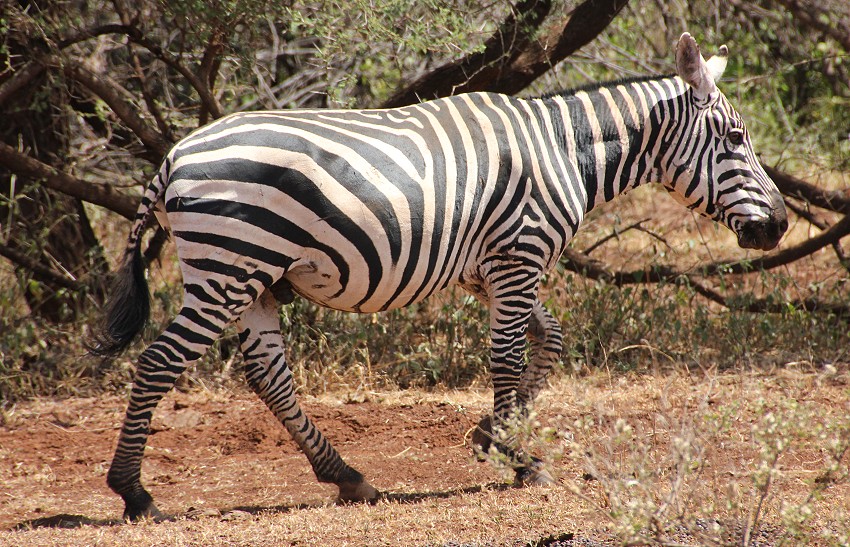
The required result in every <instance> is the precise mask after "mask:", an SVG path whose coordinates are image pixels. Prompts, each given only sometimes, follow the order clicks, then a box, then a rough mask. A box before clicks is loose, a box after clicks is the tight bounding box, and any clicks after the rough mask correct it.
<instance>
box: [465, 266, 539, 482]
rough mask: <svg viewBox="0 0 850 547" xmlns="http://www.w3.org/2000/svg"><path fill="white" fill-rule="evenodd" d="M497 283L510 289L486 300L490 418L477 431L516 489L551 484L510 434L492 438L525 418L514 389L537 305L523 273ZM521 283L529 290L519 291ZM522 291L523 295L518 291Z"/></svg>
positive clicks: (516, 387)
mask: <svg viewBox="0 0 850 547" xmlns="http://www.w3.org/2000/svg"><path fill="white" fill-rule="evenodd" d="M501 279H502V280H512V281H513V283H512V285H513V286H510V287H506V288H505V290H504V293H501V294H500V293H496V294H495V295H494V296H493V297H492V298H491V300H490V301H491V303H492V304H491V307H490V339H491V349H490V371H491V374H492V377H493V418H492V421H491V422H488V420H487V418H485V419H484V420H482V422H481V423H480V424H479V427H478V431H480V432H481V433H484V435H483V436H484V437H485V438H489V439H491V440H492V441H493V445H494V446H495V447H496V449H497V450H498V451H499V452H500V453H502V454H504V455H505V456H507V457H508V460H509V461H510V462H511V465H513V467H514V470H515V472H516V477H515V484H516V485H518V486H527V485H546V484H551V483H553V482H554V480H553V479H552V477H551V475H549V473H548V472H546V470H545V469H544V468H543V463H542V461H541V460H540V459H539V458H536V457H534V456H532V455H528V454H525V453H524V452H523V450H522V448H521V447H520V446H519V443H518V442H517V439H516V436H515V435H514V434H511V433H510V432H508V436H507V437H506V438H499V437H498V435H494V433H495V432H498V431H499V430H500V429H501V430H503V431H504V430H505V428H509V427H510V426H511V424H510V421H511V419H512V418H518V419H520V420H522V419H524V418H525V409H524V406H523V403H524V401H521V400H520V399H519V398H518V395H519V389H518V388H519V387H520V383H521V377H522V374H523V371H524V370H525V347H526V340H525V339H526V333H527V331H528V327H529V322H530V320H531V318H532V317H533V315H534V309H535V303H537V299H536V297H535V296H534V294H535V293H536V289H537V285H536V279H534V280H533V283H532V279H529V277H528V272H527V270H522V271H520V272H519V273H518V274H517V276H516V277H513V276H502V277H501ZM522 281H525V282H526V283H528V284H529V286H528V287H522V285H521V283H522ZM517 285H519V286H517ZM523 288H525V291H523V290H521V289H523ZM488 425H491V427H490V429H491V431H490V432H486V431H485V428H486V427H487V426H488ZM487 433H489V434H487Z"/></svg>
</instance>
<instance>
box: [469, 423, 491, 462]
mask: <svg viewBox="0 0 850 547" xmlns="http://www.w3.org/2000/svg"><path fill="white" fill-rule="evenodd" d="M492 441H493V417H492V416H489V415H488V416H484V417H483V418H481V421H480V422H478V426H476V428H475V430H474V431H473V432H472V451H473V452H474V453H475V457H476V458H478V461H484V460H485V459H486V457H487V452H489V451H490V445H491V444H492Z"/></svg>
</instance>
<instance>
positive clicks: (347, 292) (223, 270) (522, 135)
mask: <svg viewBox="0 0 850 547" xmlns="http://www.w3.org/2000/svg"><path fill="white" fill-rule="evenodd" d="M726 53H727V51H726V48H725V46H724V47H722V48H721V49H720V53H719V54H718V55H716V56H714V57H712V58H711V59H710V60H708V61H706V60H705V59H704V58H703V57H702V55H701V54H700V52H699V48H698V46H697V43H696V41H695V40H694V39H693V38H692V37H691V36H690V35H689V34H687V33H685V34H683V35H682V37H681V38H680V40H679V42H678V44H677V46H676V64H677V69H678V75H673V76H665V77H651V78H642V79H634V80H626V81H620V82H614V83H611V84H607V85H599V86H596V87H594V88H588V89H583V90H581V91H578V92H573V93H565V94H556V95H552V96H548V97H544V98H536V99H519V98H514V97H509V96H505V95H499V94H492V93H471V94H467V95H459V96H455V97H450V98H446V99H439V100H435V101H431V102H425V103H422V104H419V105H415V106H408V107H404V108H397V109H391V110H304V111H298V110H294V111H279V112H278V111H275V112H253V113H240V114H235V115H230V116H227V117H224V118H221V119H219V120H218V121H216V122H214V123H212V124H210V125H208V126H206V127H203V128H201V129H198V130H197V131H195V132H194V133H192V134H190V135H189V136H188V137H186V138H185V139H183V140H182V141H181V142H180V143H178V144H177V145H176V146H175V147H174V148H173V149H172V150H171V152H170V153H169V154H168V156H167V157H166V158H165V160H164V162H163V165H162V168H161V170H160V171H159V173H158V175H157V176H156V177H154V179H153V181H152V182H151V183H150V185H149V186H148V188H147V190H146V192H145V194H144V196H143V198H142V201H141V204H140V206H139V210H138V213H137V215H136V219H135V222H134V224H133V227H132V230H131V233H130V237H129V241H128V245H127V249H126V252H125V255H124V259H123V263H122V265H121V267H120V271H119V272H118V277H117V281H116V285H115V288H114V291H113V297H112V299H111V301H110V304H109V305H108V310H107V315H106V321H105V323H104V325H103V330H102V332H100V333H99V334H97V335H95V338H94V342H93V344H94V345H93V347H92V351H93V352H94V353H95V354H98V355H101V356H105V357H109V356H116V355H118V354H120V353H121V352H122V351H123V350H125V349H126V348H127V347H128V346H129V345H130V344H131V342H132V341H133V340H134V339H135V337H136V335H137V333H138V332H139V331H140V329H141V328H142V326H143V325H144V323H145V321H146V320H147V317H148V313H149V296H148V288H147V283H146V280H145V266H144V264H143V261H142V259H141V256H140V251H139V247H140V238H141V235H142V232H143V229H144V226H145V224H146V223H147V222H148V221H149V220H150V215H151V213H154V214H155V215H156V217H157V219H158V221H159V222H160V224H161V225H162V226H163V227H164V228H166V229H168V230H170V232H171V234H172V235H173V238H174V241H175V244H176V249H177V254H178V257H179V263H180V268H181V270H182V275H183V284H184V288H183V305H182V308H181V310H180V312H179V313H178V314H177V316H176V318H175V319H174V320H173V322H172V323H171V324H170V325H169V326H168V327H167V328H166V329H165V331H164V332H163V333H162V334H160V335H159V337H158V338H157V339H156V340H155V341H154V342H153V343H152V344H151V345H150V346H148V347H147V349H145V350H144V352H143V353H142V354H141V356H140V357H139V360H138V368H137V370H136V373H135V378H134V382H133V387H132V390H131V393H130V398H129V405H128V408H127V413H126V417H125V421H124V424H123V427H122V429H121V433H120V437H119V440H118V446H117V449H116V452H115V456H114V459H113V461H112V465H111V467H110V469H109V473H108V476H107V482H108V484H109V486H110V487H111V488H112V490H114V491H115V492H116V493H118V494H119V495H121V497H122V498H123V499H124V502H125V513H124V514H125V518H129V519H137V518H139V517H143V516H151V517H154V518H158V517H160V516H161V515H160V513H159V511H158V510H157V509H156V507H155V506H154V504H153V501H152V498H151V496H150V494H149V493H148V492H147V491H146V490H145V489H144V487H143V486H142V484H141V482H140V476H141V463H142V456H143V453H144V447H145V443H146V441H147V437H148V434H149V431H150V421H151V417H152V414H153V412H154V409H155V408H156V406H157V403H158V402H159V401H160V399H161V398H162V397H163V396H164V395H165V394H166V393H167V392H168V391H169V390H170V389H171V388H172V387H173V386H174V383H175V381H176V380H177V378H178V377H179V376H180V374H182V373H183V371H184V370H185V369H186V367H187V365H189V364H190V363H192V362H193V361H195V360H196V359H198V358H200V357H201V356H202V355H203V354H204V353H205V352H206V351H207V349H208V348H209V347H210V345H211V344H212V343H213V342H214V341H215V340H216V339H217V338H218V337H219V336H220V335H221V333H222V331H223V330H224V329H225V327H227V326H228V325H229V324H230V323H232V322H234V321H235V323H236V326H237V329H238V332H239V338H240V343H241V350H242V352H243V354H244V358H245V375H246V377H247V381H248V384H249V385H250V387H251V388H252V389H253V391H255V392H256V393H257V395H258V396H259V397H260V398H261V399H262V400H263V401H264V402H265V403H266V404H267V405H268V407H269V409H270V410H271V411H272V412H273V413H274V414H275V416H276V417H277V418H278V419H279V420H280V422H281V423H282V424H283V426H284V427H285V428H286V429H287V430H288V431H289V433H290V434H291V435H292V437H293V439H294V440H295V442H296V443H297V444H298V446H299V447H300V448H301V450H303V452H304V453H305V455H306V456H307V458H308V459H309V461H310V463H311V465H312V467H313V470H314V471H315V474H316V477H317V478H318V480H319V481H322V482H329V483H334V484H336V485H337V486H338V487H339V498H340V499H341V500H352V501H360V500H373V499H375V498H376V497H378V495H379V493H378V491H377V490H376V489H375V488H373V487H372V486H371V485H370V484H369V483H368V482H366V481H365V480H364V478H363V476H362V475H361V474H360V473H359V472H358V471H356V470H355V469H353V468H352V467H350V466H349V465H347V464H346V463H345V462H344V461H343V460H342V458H341V457H340V455H339V454H338V453H337V451H336V450H335V449H334V448H333V447H332V446H331V444H330V443H329V442H328V441H327V439H326V438H325V437H324V436H323V435H322V433H321V432H320V431H319V430H318V429H317V428H316V427H315V426H314V425H313V423H312V422H311V421H310V418H309V417H308V416H307V415H306V414H305V413H304V412H303V411H302V410H301V408H300V407H299V404H298V401H297V400H296V397H295V390H294V386H293V379H292V373H291V371H290V369H289V367H288V366H287V364H286V361H285V358H284V349H285V342H284V338H283V336H282V334H281V332H280V324H279V315H278V305H279V303H284V304H286V303H289V302H291V301H292V299H293V298H294V296H295V295H300V296H301V297H302V298H306V299H308V300H310V301H313V302H316V303H318V304H321V305H323V306H327V307H329V308H333V309H336V310H346V311H353V312H367V313H368V312H378V311H383V310H389V309H393V308H399V307H402V306H407V305H410V304H412V303H414V302H419V301H421V300H422V299H424V298H426V297H427V296H429V295H431V294H433V293H435V292H436V291H439V290H441V289H444V288H446V287H448V286H451V285H460V286H461V287H463V288H464V289H465V290H467V291H469V292H470V293H471V294H472V295H474V296H475V297H476V298H477V299H478V300H480V301H481V302H482V303H483V304H485V305H486V306H488V307H489V310H490V336H491V348H490V366H491V371H492V381H493V389H494V400H493V403H494V405H493V418H492V419H493V421H494V422H495V424H501V423H503V422H504V420H505V418H506V416H508V415H509V414H510V413H512V412H515V411H517V410H519V411H522V409H524V408H526V407H527V405H529V404H530V403H531V402H532V401H533V400H534V398H535V397H536V396H537V394H538V392H539V391H540V389H541V387H542V386H543V385H544V382H545V378H546V375H547V373H548V372H549V370H550V369H551V368H552V366H553V364H554V363H556V362H557V360H558V358H559V356H560V353H561V348H562V341H561V328H560V326H559V325H558V323H557V321H556V320H555V319H554V318H553V317H552V315H551V314H550V313H549V312H548V311H546V309H545V308H544V307H543V304H542V303H541V302H540V300H539V299H538V294H537V293H538V286H539V283H540V279H541V277H542V276H543V275H544V274H545V273H546V272H548V271H549V270H550V269H551V268H552V267H553V266H554V265H555V263H556V262H557V261H558V259H559V256H560V255H561V253H562V252H563V250H564V249H565V247H566V245H567V243H568V242H569V240H570V238H571V237H572V236H573V234H574V233H575V231H576V229H577V228H578V226H579V224H580V223H581V221H582V218H583V217H584V215H585V214H586V213H587V212H588V211H590V210H591V209H593V208H594V207H595V206H596V205H598V204H600V203H602V202H607V201H610V200H612V199H614V198H615V197H616V196H618V195H620V194H622V193H624V192H626V191H628V190H630V189H632V188H634V187H636V186H638V185H640V184H643V183H645V182H660V183H662V184H663V185H664V187H665V188H667V190H669V191H670V192H671V193H672V194H673V195H674V196H675V197H677V199H679V200H680V201H681V202H683V203H684V204H685V205H686V206H687V207H689V208H691V209H693V210H695V211H698V212H699V213H702V214H704V215H706V216H708V217H710V218H712V219H714V220H716V221H717V222H720V223H722V224H724V225H726V226H727V227H729V228H730V229H731V230H732V231H733V232H734V233H735V234H737V238H738V243H739V245H740V246H741V247H745V248H755V249H761V250H769V249H771V248H773V247H774V246H776V245H777V243H778V241H779V239H780V238H781V236H782V234H783V233H784V232H785V230H786V228H787V220H786V212H785V207H784V204H783V201H782V198H781V196H780V194H779V192H778V191H777V189H776V187H775V186H774V184H773V182H772V181H771V180H770V179H769V178H768V177H767V175H766V174H765V172H764V170H763V169H762V167H761V166H760V164H759V162H758V160H757V159H756V156H755V153H754V152H753V149H752V146H751V143H750V138H749V136H748V134H747V130H746V128H745V127H744V123H743V121H742V120H741V117H740V116H739V115H738V113H737V112H736V111H735V110H734V109H733V108H732V106H731V105H730V104H729V102H728V101H727V100H726V98H725V96H724V95H723V94H722V93H721V92H720V91H719V90H718V89H717V87H716V85H715V81H716V80H717V79H718V78H719V77H720V75H721V74H722V72H723V69H724V68H725V64H726ZM529 342H530V345H531V352H530V357H529V359H528V362H527V363H526V359H525V355H526V344H527V343H529ZM485 422H488V420H487V419H485V420H483V421H482V428H483V427H484V425H485ZM498 448H499V449H500V450H502V451H504V452H505V453H507V454H508V455H509V456H510V457H512V458H513V461H514V462H516V467H517V476H518V480H520V481H521V482H525V483H535V482H540V483H542V482H546V481H547V480H548V479H549V477H548V475H547V474H546V473H545V471H543V470H542V469H541V468H540V466H539V464H538V462H537V461H536V460H533V459H530V458H527V457H525V456H524V455H522V454H521V453H520V452H519V450H512V447H511V446H510V442H506V443H502V445H501V446H499V447H498Z"/></svg>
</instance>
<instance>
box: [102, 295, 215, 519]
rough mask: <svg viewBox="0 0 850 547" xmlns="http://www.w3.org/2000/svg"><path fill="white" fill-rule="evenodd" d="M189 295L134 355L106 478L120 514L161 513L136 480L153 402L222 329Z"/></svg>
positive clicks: (158, 515)
mask: <svg viewBox="0 0 850 547" xmlns="http://www.w3.org/2000/svg"><path fill="white" fill-rule="evenodd" d="M202 309H204V308H203V306H202V305H200V304H199V303H198V302H194V305H193V299H192V298H191V297H188V295H187V298H186V300H184V305H183V309H181V310H180V313H179V314H178V315H177V317H176V318H175V319H174V321H172V323H171V324H170V325H169V326H168V328H167V329H165V331H164V332H163V333H162V334H160V335H159V337H158V338H157V339H156V340H155V341H154V342H153V343H152V344H151V345H150V346H148V348H147V349H145V351H144V352H142V354H141V355H140V356H139V361H138V367H137V368H136V373H135V376H134V378H133V387H132V389H131V391H130V402H129V404H128V406H127V413H126V415H125V417H124V425H123V426H122V427H121V434H120V436H119V438H118V447H117V448H116V450H115V456H114V457H113V459H112V465H110V467H109V472H108V473H107V475H106V483H107V484H108V485H109V487H110V488H111V489H112V490H113V491H114V492H115V493H116V494H118V495H120V496H121V498H123V500H124V518H125V519H129V520H133V521H135V520H138V519H140V518H144V517H150V518H153V519H155V520H161V519H162V518H163V515H162V514H161V513H160V512H159V510H158V509H157V508H156V506H155V505H154V503H153V498H152V497H151V495H150V494H149V493H148V491H147V490H145V488H144V487H143V486H142V483H141V472H142V457H143V456H144V451H145V444H146V443H147V439H148V435H149V433H150V423H151V417H152V416H153V412H154V410H155V409H156V406H157V404H159V401H160V400H161V399H162V397H164V396H165V394H166V393H168V392H169V391H170V390H171V388H172V387H174V383H175V382H176V381H177V378H178V377H179V376H180V375H181V374H182V373H183V371H185V370H186V367H187V366H188V365H189V364H190V363H192V362H193V361H195V360H197V359H199V358H200V357H201V356H202V355H203V354H204V353H205V352H206V351H207V349H208V348H209V347H210V345H212V343H213V341H215V339H216V338H218V336H219V335H220V334H221V331H222V330H224V327H225V326H226V322H225V321H224V320H223V317H224V314H223V313H218V314H215V315H210V314H205V313H202V312H198V311H197V310H202Z"/></svg>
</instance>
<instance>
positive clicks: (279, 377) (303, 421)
mask: <svg viewBox="0 0 850 547" xmlns="http://www.w3.org/2000/svg"><path fill="white" fill-rule="evenodd" d="M279 292H280V286H278V290H277V291H276V292H274V293H273V292H272V291H266V292H265V293H263V294H262V295H261V296H260V298H259V299H258V300H257V301H256V302H255V303H254V304H253V305H252V306H251V308H249V309H248V310H247V311H246V312H245V313H244V314H243V315H242V316H241V317H240V318H239V319H238V320H237V327H238V329H239V339H240V341H241V345H242V354H243V355H244V356H245V377H246V379H247V381H248V384H249V385H250V386H251V389H252V390H253V391H254V392H255V393H256V394H257V395H258V396H259V397H260V399H262V400H263V402H264V403H266V405H267V406H268V407H269V410H271V411H272V413H274V415H275V416H276V417H277V419H278V420H280V422H281V424H283V426H284V427H285V428H286V430H287V431H289V434H290V435H292V438H293V439H294V440H295V442H296V444H298V446H299V448H301V451H302V452H304V454H305V455H306V456H307V459H308V460H309V461H310V465H312V467H313V471H314V472H315V474H316V478H317V479H318V480H319V482H325V483H333V484H336V485H337V487H338V488H339V500H340V501H342V502H360V501H374V500H376V499H377V498H378V496H379V493H378V491H377V490H376V489H375V488H373V487H372V485H370V484H369V483H368V482H366V480H364V479H363V475H361V474H360V472H358V471H357V470H356V469H354V468H352V467H350V466H349V465H348V464H346V463H345V462H344V461H343V460H342V458H341V457H340V455H339V453H337V451H336V450H335V449H334V447H333V446H332V445H331V443H330V442H328V440H327V439H326V438H325V436H324V435H323V434H322V432H321V431H319V429H318V428H317V427H316V426H315V425H314V424H313V422H312V421H311V420H310V418H309V417H308V416H307V415H306V414H305V413H304V411H303V410H301V407H300V405H299V404H298V401H297V400H296V398H295V387H294V385H293V380H292V372H291V370H290V369H289V366H288V365H287V364H286V359H285V356H284V342H283V336H282V335H281V332H280V319H279V317H278V308H277V304H276V302H275V297H276V296H278V293H279Z"/></svg>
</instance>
